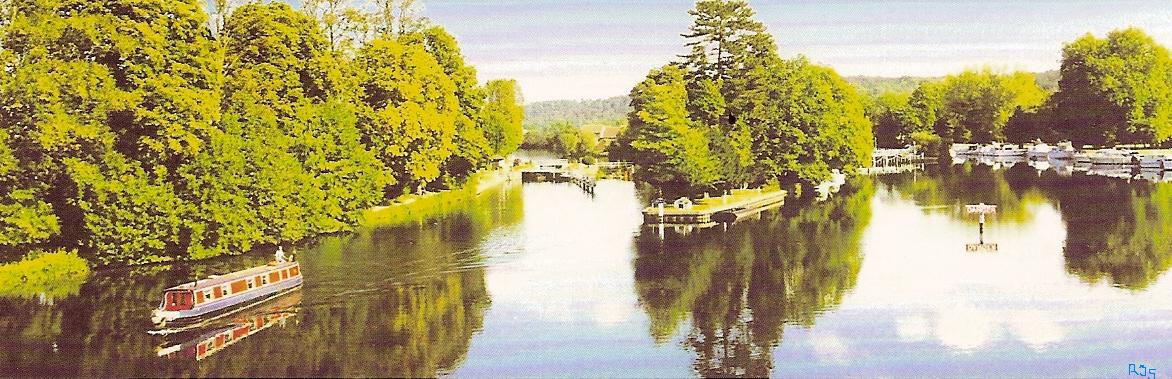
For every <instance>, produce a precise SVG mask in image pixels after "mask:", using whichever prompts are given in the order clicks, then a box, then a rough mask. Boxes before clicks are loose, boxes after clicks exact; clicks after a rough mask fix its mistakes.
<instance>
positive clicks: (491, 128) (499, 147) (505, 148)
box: [481, 80, 525, 156]
mask: <svg viewBox="0 0 1172 379" xmlns="http://www.w3.org/2000/svg"><path fill="white" fill-rule="evenodd" d="M485 90H486V92H487V93H488V102H487V103H486V104H485V107H484V111H483V112H482V114H481V119H482V120H483V122H484V132H485V134H486V135H487V137H488V141H489V144H490V146H492V151H493V152H494V153H495V154H496V155H498V156H506V155H509V154H511V153H512V152H514V151H516V150H517V147H519V146H520V145H521V135H522V129H521V128H522V125H523V124H524V122H525V110H524V109H523V108H522V107H521V104H520V97H521V94H520V91H519V90H518V89H517V82H516V81H515V80H491V81H489V82H488V83H487V84H486V85H485Z"/></svg>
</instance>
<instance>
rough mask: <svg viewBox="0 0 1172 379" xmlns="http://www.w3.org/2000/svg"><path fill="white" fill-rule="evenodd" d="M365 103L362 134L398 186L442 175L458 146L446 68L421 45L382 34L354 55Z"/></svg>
mask: <svg viewBox="0 0 1172 379" xmlns="http://www.w3.org/2000/svg"><path fill="white" fill-rule="evenodd" d="M354 63H355V65H356V69H357V72H358V75H359V80H358V82H359V83H360V84H359V85H360V87H361V91H362V92H361V93H362V94H361V100H362V103H363V106H364V107H363V108H364V110H363V121H362V122H361V125H363V133H364V135H363V138H364V142H366V143H367V145H368V146H370V147H371V148H372V149H373V150H374V151H375V154H376V155H377V156H378V157H379V159H380V160H381V161H382V162H383V163H384V164H385V165H386V167H387V168H388V169H390V170H391V172H392V173H393V174H394V176H395V179H396V181H395V182H396V183H398V184H399V187H398V188H392V189H391V191H389V192H388V195H393V194H394V193H396V192H399V191H401V190H403V189H409V190H410V189H414V188H415V187H420V188H421V187H422V186H424V185H426V184H427V183H429V182H431V181H433V180H435V179H436V178H439V176H440V173H441V172H440V168H441V167H442V165H443V163H444V162H445V161H446V160H447V159H448V157H450V156H451V155H452V152H453V151H454V150H455V145H454V143H453V140H454V137H455V133H456V119H457V118H458V117H459V116H460V114H459V109H460V108H459V99H457V97H456V96H455V84H454V83H453V82H452V80H451V78H449V77H448V76H447V75H445V74H444V70H443V67H441V66H440V65H439V63H438V62H436V60H435V58H434V57H433V56H432V55H431V54H429V53H428V52H427V50H426V49H424V47H423V46H422V45H420V44H414V43H409V44H404V43H400V42H399V41H397V40H395V39H391V38H388V37H380V38H378V39H375V40H374V41H371V43H370V44H368V45H366V46H363V47H362V49H360V50H359V51H358V56H357V57H356V59H355V62H354Z"/></svg>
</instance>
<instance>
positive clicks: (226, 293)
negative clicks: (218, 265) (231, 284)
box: [220, 284, 232, 295]
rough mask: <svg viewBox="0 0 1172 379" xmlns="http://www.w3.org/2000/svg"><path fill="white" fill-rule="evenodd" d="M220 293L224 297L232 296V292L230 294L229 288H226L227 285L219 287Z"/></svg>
mask: <svg viewBox="0 0 1172 379" xmlns="http://www.w3.org/2000/svg"><path fill="white" fill-rule="evenodd" d="M220 292H223V293H224V295H230V294H232V292H231V291H229V288H228V285H227V284H225V285H222V286H220Z"/></svg>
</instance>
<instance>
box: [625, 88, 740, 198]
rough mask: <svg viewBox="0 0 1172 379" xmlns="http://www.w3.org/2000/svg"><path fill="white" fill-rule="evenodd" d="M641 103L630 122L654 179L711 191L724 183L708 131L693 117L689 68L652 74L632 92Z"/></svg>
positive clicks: (638, 159) (639, 158)
mask: <svg viewBox="0 0 1172 379" xmlns="http://www.w3.org/2000/svg"><path fill="white" fill-rule="evenodd" d="M631 99H632V102H633V103H636V104H638V105H637V106H636V107H635V110H634V111H632V112H631V115H630V116H629V120H628V123H629V124H628V125H629V126H628V129H627V130H628V133H632V135H633V138H632V139H633V140H632V142H631V147H632V148H633V149H634V150H635V163H636V164H638V165H639V167H640V170H642V171H643V172H644V173H643V174H642V175H641V176H642V177H644V178H646V179H647V180H648V181H651V182H653V183H659V184H676V185H684V186H688V187H705V186H709V185H712V184H713V183H715V182H716V181H717V180H718V179H719V173H718V171H717V170H718V168H717V163H716V161H715V160H714V159H713V157H712V154H711V152H710V151H709V149H708V135H707V134H706V132H705V130H706V128H705V127H703V126H700V125H697V124H696V123H695V122H693V121H692V120H691V119H689V117H688V110H687V103H688V93H687V89H686V88H685V81H684V70H683V69H682V68H680V67H678V66H674V65H668V66H664V67H663V68H661V69H659V70H654V71H652V72H651V73H650V74H649V75H648V77H647V79H646V80H644V81H643V82H642V83H640V84H639V85H637V86H635V88H634V89H633V90H631Z"/></svg>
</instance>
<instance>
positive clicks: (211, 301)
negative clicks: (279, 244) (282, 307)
mask: <svg viewBox="0 0 1172 379" xmlns="http://www.w3.org/2000/svg"><path fill="white" fill-rule="evenodd" d="M301 282H302V277H301V266H300V265H299V264H298V263H297V262H293V261H285V260H284V259H283V256H281V255H278V259H277V260H276V261H273V262H269V264H267V265H264V266H258V267H253V268H250V269H246V270H241V271H237V272H233V273H230V274H226V275H221V276H215V277H212V278H208V279H203V280H197V281H194V282H190V283H184V284H180V285H178V286H175V287H171V288H168V289H166V290H165V291H163V301H162V303H160V304H159V308H158V309H155V310H154V312H153V314H152V315H151V316H152V317H151V320H152V321H154V322H155V323H156V324H160V325H165V324H168V323H175V324H184V323H188V322H192V321H202V320H210V319H214V318H218V317H220V316H224V315H227V314H229V313H233V312H236V311H239V310H242V309H245V308H248V307H249V306H252V305H255V304H258V303H260V302H263V301H265V300H268V299H271V298H274V297H277V296H280V295H283V294H285V293H288V292H290V291H292V290H294V289H297V288H298V287H300V286H301Z"/></svg>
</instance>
